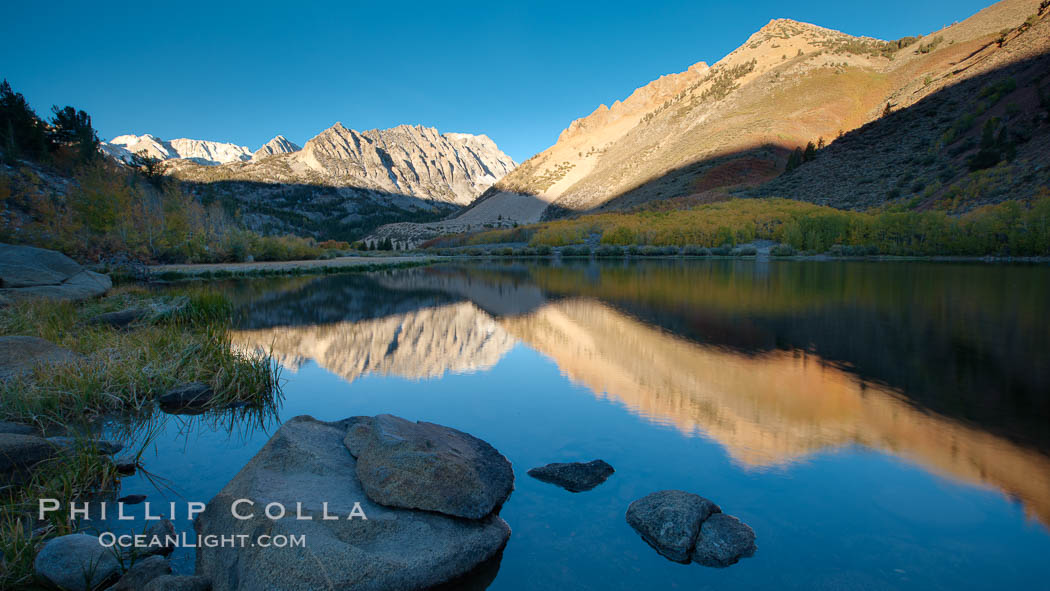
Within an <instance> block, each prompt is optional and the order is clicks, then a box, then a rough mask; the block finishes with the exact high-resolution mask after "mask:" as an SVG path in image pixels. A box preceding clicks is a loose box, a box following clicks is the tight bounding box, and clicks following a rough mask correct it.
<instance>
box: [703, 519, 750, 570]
mask: <svg viewBox="0 0 1050 591" xmlns="http://www.w3.org/2000/svg"><path fill="white" fill-rule="evenodd" d="M755 550H756V547H755V531H754V530H753V529H751V528H750V527H749V526H748V525H747V524H746V523H744V522H742V521H740V520H739V519H737V518H736V517H733V516H732V515H726V514H725V513H718V514H716V515H712V516H711V517H709V518H708V519H707V520H706V521H704V523H703V525H701V526H700V535H699V537H697V539H696V547H695V548H694V549H693V554H692V557H693V562H695V563H697V564H702V565H704V566H716V567H724V566H729V565H731V564H735V563H736V562H737V561H738V560H740V559H741V558H745V557H748V556H751V555H753V554H754V553H755Z"/></svg>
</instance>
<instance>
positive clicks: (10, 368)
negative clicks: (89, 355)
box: [0, 336, 77, 379]
mask: <svg viewBox="0 0 1050 591" xmlns="http://www.w3.org/2000/svg"><path fill="white" fill-rule="evenodd" d="M76 359H77V354H76V353H74V352H72V351H70V350H69V349H66V348H65V347H59V346H58V345H56V344H54V343H52V342H51V341H45V340H44V339H41V338H38V337H29V336H4V337H0V379H6V378H10V377H14V376H17V375H19V374H22V373H25V372H28V371H31V370H32V369H33V368H34V367H35V366H37V365H62V364H65V363H70V362H73V361H75V360H76Z"/></svg>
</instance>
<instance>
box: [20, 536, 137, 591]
mask: <svg viewBox="0 0 1050 591" xmlns="http://www.w3.org/2000/svg"><path fill="white" fill-rule="evenodd" d="M33 568H34V570H35V571H36V575H37V577H40V578H41V579H44V580H46V581H47V582H49V583H50V584H52V585H54V586H56V587H58V588H59V589H63V590H64V591H91V590H92V589H94V588H95V587H98V586H99V585H101V584H102V583H104V582H106V581H108V580H110V579H115V578H116V577H117V576H118V575H119V574H120V562H119V561H118V560H117V556H116V554H114V553H113V550H112V549H111V548H106V547H104V546H103V545H102V544H101V543H99V539H98V538H96V537H95V536H89V535H87V534H69V535H67V536H61V537H58V538H54V539H52V540H50V541H49V542H48V543H46V544H44V547H43V549H41V550H40V553H39V554H37V555H36V560H35V561H34V562H33Z"/></svg>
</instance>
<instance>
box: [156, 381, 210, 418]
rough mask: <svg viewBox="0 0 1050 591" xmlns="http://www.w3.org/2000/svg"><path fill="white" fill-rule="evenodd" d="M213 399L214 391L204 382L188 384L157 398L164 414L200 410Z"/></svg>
mask: <svg viewBox="0 0 1050 591" xmlns="http://www.w3.org/2000/svg"><path fill="white" fill-rule="evenodd" d="M214 397H215V391H214V390H212V388H211V386H209V385H208V384H205V383H204V382H189V383H186V384H182V385H181V386H176V387H174V388H172V389H171V390H168V391H167V392H165V393H164V394H162V395H160V396H159V397H158V398H157V402H159V403H160V407H161V409H162V410H164V411H165V412H179V411H193V410H200V409H202V408H204V407H205V406H207V405H208V403H209V402H211V400H212V398H214Z"/></svg>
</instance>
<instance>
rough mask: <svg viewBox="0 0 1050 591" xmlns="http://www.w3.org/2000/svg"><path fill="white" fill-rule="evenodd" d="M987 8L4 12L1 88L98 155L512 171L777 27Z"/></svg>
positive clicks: (799, 1) (896, 27)
mask: <svg viewBox="0 0 1050 591" xmlns="http://www.w3.org/2000/svg"><path fill="white" fill-rule="evenodd" d="M989 4H991V0H881V1H880V2H867V3H863V4H862V5H861V6H860V7H857V5H856V4H855V3H853V2H843V1H842V0H793V1H792V0H789V1H784V0H778V1H773V0H756V1H753V2H726V1H724V0H723V1H717V2H716V1H704V0H694V1H693V2H680V3H676V2H659V1H647V2H637V1H629V2H622V1H606V2H576V1H572V0H570V1H565V0H562V1H559V2H499V1H498V0H496V1H490V2H486V3H476V2H467V1H461V2H447V3H446V2H435V1H427V2H412V1H410V0H406V1H405V2H401V3H385V2H369V3H357V2H330V3H329V2H311V1H309V0H300V1H297V2H289V1H287V0H281V1H279V2H272V1H267V0H260V1H257V2H252V3H239V2H223V1H212V2H195V1H169V2H156V3H154V2H119V1H118V2H113V1H109V2H106V1H101V2H96V1H91V2H71V3H63V2H48V3H47V7H46V9H45V8H44V7H43V6H38V5H34V3H32V2H7V3H5V6H4V8H3V10H2V11H0V12H2V18H0V39H2V40H3V41H2V42H0V76H2V77H5V78H7V79H8V80H9V81H10V82H11V84H12V85H13V86H14V88H15V89H16V90H18V91H20V92H22V93H23V94H25V95H26V98H27V99H28V100H29V101H30V103H31V104H32V105H33V106H34V107H35V108H36V110H37V112H38V113H39V114H41V115H45V114H48V113H49V111H50V108H51V105H52V104H59V105H66V104H72V105H74V106H76V107H78V108H82V109H84V110H86V111H88V112H89V113H90V114H91V115H92V117H93V119H94V124H95V127H96V128H97V129H98V130H99V134H100V135H101V136H102V137H103V139H108V138H110V137H113V136H116V135H120V134H122V133H138V134H141V133H152V134H154V135H158V136H160V137H162V138H165V139H171V138H174V137H191V138H198V139H210V140H218V141H228V142H235V143H238V144H245V145H247V146H249V147H250V148H252V149H253V150H254V149H256V148H258V147H259V146H260V145H261V144H262V143H264V142H266V141H267V140H269V139H270V138H271V137H272V136H274V135H276V134H283V135H285V136H286V137H288V138H289V139H291V140H292V141H294V142H296V143H299V144H302V143H303V142H305V141H306V140H308V139H309V138H311V137H313V136H314V135H316V134H317V133H318V132H320V131H322V130H323V129H325V128H327V127H328V126H330V125H332V124H333V123H335V122H336V121H342V122H343V124H344V125H346V126H347V127H351V128H354V129H359V130H363V129H372V128H377V127H378V128H384V127H391V126H394V125H398V124H401V123H409V124H423V125H428V126H434V127H436V128H438V130H440V131H442V132H448V131H458V132H469V133H485V134H488V135H489V136H490V137H491V138H492V139H493V140H495V141H496V142H497V143H498V144H499V145H500V147H501V148H503V149H504V151H506V152H507V153H508V154H510V155H511V156H512V157H514V158H515V159H516V160H519V161H520V160H524V159H525V158H528V157H529V156H531V155H532V154H534V153H536V152H539V151H541V150H543V149H545V148H547V147H548V146H550V145H551V144H552V143H554V141H555V140H556V139H557V136H558V133H560V132H561V130H562V129H563V128H564V127H565V126H566V125H568V123H569V122H570V121H571V120H572V119H575V118H577V117H581V116H583V115H586V114H588V113H590V112H591V111H592V110H594V108H595V107H596V106H598V104H600V103H606V104H611V103H612V102H613V101H614V100H617V99H623V98H624V97H626V96H627V95H628V94H630V92H631V91H632V90H633V89H634V88H636V87H638V86H641V85H643V84H645V83H647V82H648V81H650V80H652V79H654V78H656V77H658V76H660V75H661V74H666V73H671V72H679V71H682V70H684V69H686V68H687V67H688V66H689V65H691V64H693V63H695V62H698V61H707V62H708V63H714V62H715V61H717V60H718V59H720V58H721V57H723V56H724V55H725V54H727V53H728V52H730V51H732V50H733V49H734V48H736V47H737V46H739V45H740V44H742V43H743V42H744V40H745V39H747V37H748V36H749V35H750V34H751V33H753V32H754V31H756V30H757V29H759V28H760V27H762V26H763V25H764V24H766V22H768V21H769V19H771V18H792V19H796V20H801V21H806V22H811V23H814V24H819V25H822V26H825V27H830V28H834V29H839V30H841V31H844V32H847V33H851V34H855V35H870V36H873V37H880V38H883V39H896V38H899V37H903V36H905V35H911V34H919V33H927V32H930V31H933V30H936V29H939V28H941V27H942V26H945V25H947V24H950V23H951V22H953V21H956V20H962V19H964V18H966V17H967V16H969V15H970V14H972V13H974V12H976V11H977V10H979V9H981V8H983V7H984V6H986V5H989Z"/></svg>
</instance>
